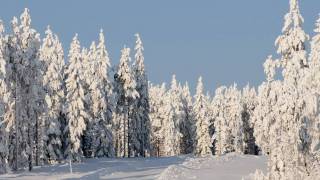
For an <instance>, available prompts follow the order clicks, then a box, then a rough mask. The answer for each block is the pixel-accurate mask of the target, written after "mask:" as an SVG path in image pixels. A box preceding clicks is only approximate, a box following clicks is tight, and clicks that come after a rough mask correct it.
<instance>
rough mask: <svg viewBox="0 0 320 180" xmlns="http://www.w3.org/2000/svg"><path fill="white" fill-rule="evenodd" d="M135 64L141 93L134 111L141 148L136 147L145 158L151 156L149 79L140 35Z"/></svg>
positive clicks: (136, 77)
mask: <svg viewBox="0 0 320 180" xmlns="http://www.w3.org/2000/svg"><path fill="white" fill-rule="evenodd" d="M135 36H136V38H137V40H136V46H135V48H134V49H135V51H136V54H135V62H134V64H133V71H134V76H135V79H136V83H137V84H136V90H137V92H138V93H139V95H140V96H139V98H137V99H136V102H135V103H136V104H135V105H136V107H135V110H134V113H135V121H136V125H137V127H136V131H137V136H138V141H139V144H140V147H134V148H135V149H136V150H135V151H136V153H137V155H139V156H143V157H145V156H146V155H148V154H150V126H151V125H150V119H149V116H148V114H149V111H150V106H149V94H148V93H149V91H148V78H147V74H146V71H145V67H144V56H143V51H144V48H143V45H142V41H141V38H140V36H139V34H136V35H135Z"/></svg>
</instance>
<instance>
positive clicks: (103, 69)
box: [88, 30, 114, 157]
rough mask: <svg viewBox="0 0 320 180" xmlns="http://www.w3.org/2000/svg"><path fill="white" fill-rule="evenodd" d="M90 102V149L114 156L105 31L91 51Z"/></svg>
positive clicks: (108, 64)
mask: <svg viewBox="0 0 320 180" xmlns="http://www.w3.org/2000/svg"><path fill="white" fill-rule="evenodd" d="M89 59H90V60H89V61H90V64H91V65H90V66H89V68H90V69H89V75H88V78H90V81H88V82H89V104H90V107H89V108H90V112H91V118H92V119H91V120H90V121H89V124H90V125H89V126H88V127H90V128H91V129H89V132H92V133H91V134H90V135H91V138H90V139H91V141H92V142H91V143H92V146H91V148H90V150H91V151H92V152H91V153H92V155H91V156H94V157H102V156H106V157H112V156H113V155H114V152H113V138H112V130H111V123H112V121H111V120H112V119H111V117H112V116H111V113H112V110H111V99H110V94H109V93H110V92H111V91H110V89H111V87H110V86H111V81H110V78H109V71H110V59H109V57H108V52H107V50H106V47H105V39H104V35H103V31H102V30H101V31H100V34H99V43H98V46H97V48H95V45H94V44H93V45H92V47H91V48H90V52H89Z"/></svg>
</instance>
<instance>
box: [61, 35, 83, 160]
mask: <svg viewBox="0 0 320 180" xmlns="http://www.w3.org/2000/svg"><path fill="white" fill-rule="evenodd" d="M68 57H69V64H68V68H67V69H66V71H65V74H66V77H67V79H66V89H67V96H66V107H67V109H66V111H67V120H68V126H67V130H66V132H68V133H69V147H68V149H67V153H68V156H69V158H70V159H72V160H74V161H80V160H81V156H82V150H81V137H82V135H83V132H84V130H85V128H86V123H85V121H86V119H87V118H88V114H87V112H86V110H85V107H84V102H85V94H84V88H83V86H84V82H83V72H82V70H83V67H82V61H83V59H82V56H81V52H80V42H79V41H78V35H77V34H76V35H75V36H74V38H73V40H72V42H71V45H70V51H69V55H68Z"/></svg>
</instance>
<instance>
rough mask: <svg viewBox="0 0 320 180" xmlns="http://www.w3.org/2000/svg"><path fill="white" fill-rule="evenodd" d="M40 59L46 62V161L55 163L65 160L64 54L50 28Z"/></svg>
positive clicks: (44, 81) (44, 78)
mask: <svg viewBox="0 0 320 180" xmlns="http://www.w3.org/2000/svg"><path fill="white" fill-rule="evenodd" d="M40 59H41V60H42V61H43V62H44V66H45V71H44V72H45V73H44V77H43V86H44V89H45V91H46V97H45V100H46V104H47V108H46V112H45V134H44V138H43V139H44V151H45V152H44V159H45V162H47V163H55V162H57V161H60V160H61V159H62V158H63V152H62V140H61V138H62V137H61V135H62V132H61V118H62V108H63V103H64V98H65V96H64V82H63V77H64V75H63V73H64V72H63V70H64V54H63V48H62V45H61V43H60V42H59V39H58V37H57V35H54V34H53V33H52V31H51V29H50V27H48V29H47V30H46V37H45V38H44V40H43V44H42V46H41V53H40Z"/></svg>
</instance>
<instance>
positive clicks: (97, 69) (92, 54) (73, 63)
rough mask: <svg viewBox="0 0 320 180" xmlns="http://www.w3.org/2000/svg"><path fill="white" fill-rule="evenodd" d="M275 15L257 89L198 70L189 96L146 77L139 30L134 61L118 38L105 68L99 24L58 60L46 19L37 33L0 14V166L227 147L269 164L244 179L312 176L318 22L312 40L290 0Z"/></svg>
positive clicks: (318, 157)
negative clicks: (272, 49) (277, 26)
mask: <svg viewBox="0 0 320 180" xmlns="http://www.w3.org/2000/svg"><path fill="white" fill-rule="evenodd" d="M284 20H285V22H284V27H283V29H282V34H281V35H280V36H279V37H278V38H277V39H276V47H277V54H278V55H277V56H278V58H273V57H272V56H269V57H268V58H267V60H266V61H265V63H264V64H263V67H264V72H265V74H266V80H265V81H264V82H263V83H262V84H261V85H260V86H258V87H257V89H255V88H254V87H250V86H249V85H248V86H246V87H244V88H242V89H240V88H238V87H237V85H236V84H234V85H232V86H230V87H226V86H222V87H219V88H217V89H216V91H215V94H214V95H213V96H212V95H211V94H210V93H207V92H205V91H204V85H203V83H202V78H201V77H200V78H199V80H198V84H197V88H196V93H195V94H194V95H193V96H192V95H191V93H190V90H189V85H188V83H187V82H186V83H184V84H182V83H180V82H178V81H177V80H176V76H175V75H173V77H172V81H171V83H170V85H169V86H167V85H166V84H165V83H163V84H160V85H155V84H152V83H151V82H149V81H148V78H147V73H146V70H145V67H144V56H143V52H144V48H143V44H142V40H141V38H140V36H139V35H138V34H136V43H135V47H134V48H133V51H134V57H133V59H134V60H133V62H132V61H131V54H132V53H131V50H130V48H126V47H125V48H123V49H122V50H121V58H120V62H119V64H118V65H117V66H111V64H110V59H109V55H108V52H107V48H106V46H105V38H104V34H103V31H102V30H101V31H100V34H99V41H98V43H97V44H96V43H95V42H93V43H92V44H91V46H90V47H89V48H88V49H87V48H84V47H81V46H80V42H79V40H78V35H77V34H76V35H75V37H74V38H73V40H72V42H71V45H70V50H69V53H68V57H67V58H64V52H63V48H62V45H61V43H60V42H59V39H58V36H57V35H55V34H54V33H53V32H52V31H51V30H50V27H48V28H47V31H46V37H45V38H44V39H43V40H40V35H39V34H38V33H37V32H36V31H35V30H34V29H32V28H31V18H30V15H29V11H28V9H25V11H24V12H23V13H22V15H21V17H20V23H19V22H18V19H17V18H13V20H12V22H11V26H12V31H13V32H12V33H10V34H4V28H3V25H2V23H0V24H1V25H0V30H1V31H0V32H1V33H0V67H1V68H0V85H1V86H0V87H1V88H0V93H1V98H0V107H1V108H0V113H1V115H2V116H1V121H0V122H1V123H0V162H1V163H0V172H1V173H5V172H6V171H7V170H8V169H10V168H11V169H13V170H18V169H24V168H29V169H30V170H31V169H32V166H33V165H42V164H53V163H58V162H63V161H64V160H66V159H70V160H72V161H75V162H79V161H81V159H82V158H83V157H86V158H90V157H122V158H128V157H150V156H155V157H159V156H175V155H180V154H189V153H194V154H196V155H200V156H202V155H208V154H213V155H224V154H226V153H230V152H236V153H240V154H253V155H258V154H259V155H260V154H264V155H266V156H267V157H268V173H267V174H263V173H262V172H261V171H257V172H256V173H255V174H254V179H257V180H264V179H308V178H309V179H316V178H317V177H319V175H320V172H319V169H320V168H319V167H320V118H319V117H320V116H319V112H320V111H319V104H320V98H319V97H320V94H319V92H320V86H319V85H320V80H319V78H320V34H319V33H320V20H318V21H317V22H316V29H315V33H316V34H315V35H314V36H313V37H312V39H311V41H310V38H309V35H307V34H306V33H305V32H304V30H303V28H302V25H303V21H304V20H303V18H302V16H301V14H300V9H299V4H298V0H290V10H289V12H288V13H287V14H286V15H285V18H284ZM308 43H310V47H311V48H310V50H309V54H308V49H307V48H306V47H307V46H308ZM66 61H67V63H65V62H66ZM279 72H282V73H281V74H280V75H278V74H277V73H279Z"/></svg>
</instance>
